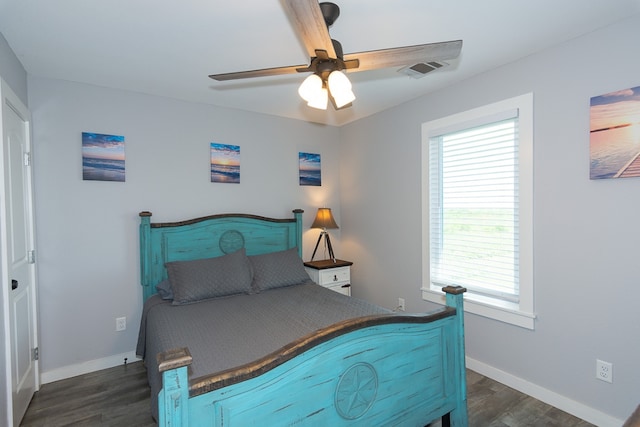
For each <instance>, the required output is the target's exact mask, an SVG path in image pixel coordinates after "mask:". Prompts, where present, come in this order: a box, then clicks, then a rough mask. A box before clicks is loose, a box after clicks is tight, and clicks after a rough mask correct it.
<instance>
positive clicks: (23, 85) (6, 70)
mask: <svg viewBox="0 0 640 427" xmlns="http://www.w3.org/2000/svg"><path fill="white" fill-rule="evenodd" d="M0 76H2V78H3V79H4V81H5V82H6V83H7V84H8V85H9V86H11V90H13V92H15V94H16V95H17V96H18V98H20V101H22V102H23V103H24V105H27V106H28V105H29V104H28V103H27V72H26V71H25V69H24V67H23V66H22V64H21V63H20V60H18V57H17V56H16V54H15V53H13V50H11V47H10V46H9V44H8V43H7V40H6V39H5V38H4V36H3V35H2V33H0Z"/></svg>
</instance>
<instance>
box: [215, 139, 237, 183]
mask: <svg viewBox="0 0 640 427" xmlns="http://www.w3.org/2000/svg"><path fill="white" fill-rule="evenodd" d="M210 153H211V154H210V156H211V182H223V183H227V184H240V146H238V145H227V144H218V143H216V142H212V143H211V150H210Z"/></svg>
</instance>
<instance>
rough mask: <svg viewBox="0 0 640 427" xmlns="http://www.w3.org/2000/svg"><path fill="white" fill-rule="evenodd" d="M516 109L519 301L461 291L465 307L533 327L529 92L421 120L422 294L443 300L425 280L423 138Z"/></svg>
mask: <svg viewBox="0 0 640 427" xmlns="http://www.w3.org/2000/svg"><path fill="white" fill-rule="evenodd" d="M514 109H515V110H517V111H518V156H519V157H518V163H519V176H518V178H519V189H518V191H519V209H518V211H519V216H520V228H519V243H520V246H519V249H520V250H519V253H518V256H519V263H520V264H519V270H520V271H519V273H520V289H519V291H520V293H519V302H509V301H506V300H503V299H500V298H493V297H488V296H482V295H478V294H471V293H465V297H464V299H465V304H464V308H465V311H466V312H469V313H473V314H477V315H480V316H484V317H488V318H491V319H495V320H498V321H501V322H506V323H509V324H513V325H516V326H520V327H523V328H527V329H534V327H535V318H536V316H535V313H534V301H533V296H534V282H533V94H532V93H527V94H524V95H520V96H516V97H513V98H509V99H506V100H503V101H499V102H495V103H492V104H488V105H485V106H481V107H478V108H474V109H471V110H468V111H464V112H461V113H456V114H452V115H450V116H446V117H443V118H439V119H435V120H431V121H428V122H425V123H423V124H422V147H421V148H422V182H421V185H422V192H421V195H422V266H423V269H422V288H421V290H422V299H423V300H426V301H430V302H435V303H438V304H444V300H445V297H444V295H443V293H442V290H441V287H440V286H438V285H435V284H432V283H431V271H430V259H431V258H430V255H431V254H430V243H431V242H430V227H429V225H430V224H429V218H430V213H429V140H430V138H431V137H432V136H437V135H441V134H443V133H449V132H453V131H456V130H463V129H468V128H472V127H476V126H478V125H481V124H485V123H490V122H491V121H498V120H499V118H500V117H502V116H504V114H505V113H508V112H509V111H513V110H514ZM494 118H495V120H494Z"/></svg>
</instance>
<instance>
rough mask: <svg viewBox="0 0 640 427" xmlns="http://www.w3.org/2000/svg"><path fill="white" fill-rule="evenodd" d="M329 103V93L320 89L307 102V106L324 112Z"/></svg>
mask: <svg viewBox="0 0 640 427" xmlns="http://www.w3.org/2000/svg"><path fill="white" fill-rule="evenodd" d="M328 102H329V92H328V91H327V89H325V88H322V89H320V92H316V93H315V94H314V95H313V97H312V98H311V99H309V100H308V101H307V105H308V106H309V107H311V108H316V109H318V110H326V109H327V103H328Z"/></svg>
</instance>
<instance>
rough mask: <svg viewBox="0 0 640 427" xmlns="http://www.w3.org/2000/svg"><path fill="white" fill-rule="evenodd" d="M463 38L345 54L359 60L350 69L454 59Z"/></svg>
mask: <svg viewBox="0 0 640 427" xmlns="http://www.w3.org/2000/svg"><path fill="white" fill-rule="evenodd" d="M461 50H462V40H454V41H448V42H440V43H429V44H419V45H415V46H404V47H396V48H392V49H381V50H370V51H367V52H359V53H350V54H348V55H344V60H345V62H346V61H350V60H355V59H357V60H359V61H360V66H359V67H358V68H349V69H348V71H350V72H355V71H367V70H375V69H378V68H389V67H399V66H403V65H412V64H417V63H418V62H427V61H437V60H445V59H454V58H457V57H458V56H459V55H460V51H461Z"/></svg>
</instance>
